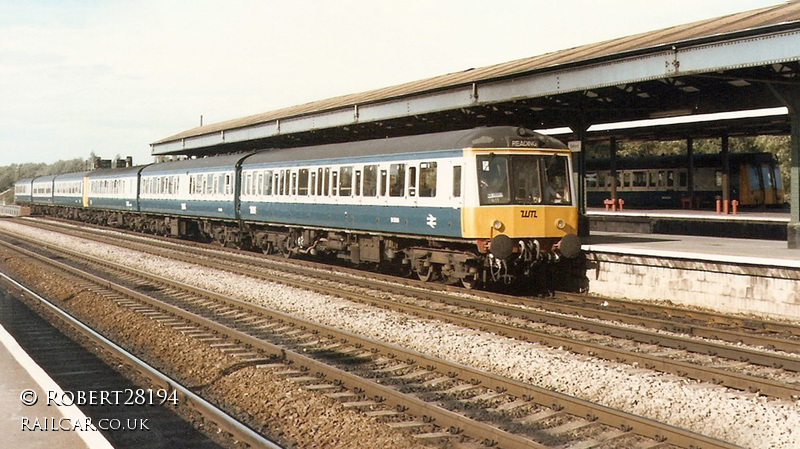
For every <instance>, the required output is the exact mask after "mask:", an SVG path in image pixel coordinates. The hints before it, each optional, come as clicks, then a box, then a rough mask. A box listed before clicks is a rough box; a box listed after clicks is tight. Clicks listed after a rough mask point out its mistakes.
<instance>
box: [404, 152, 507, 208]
mask: <svg viewBox="0 0 800 449" xmlns="http://www.w3.org/2000/svg"><path fill="white" fill-rule="evenodd" d="M420 169H421V167H420ZM422 182H423V181H422V172H421V170H420V175H419V187H420V196H422ZM478 186H479V194H480V200H481V204H508V203H510V202H511V196H510V195H509V185H508V159H507V158H505V157H503V156H496V155H495V154H490V155H488V156H478Z"/></svg>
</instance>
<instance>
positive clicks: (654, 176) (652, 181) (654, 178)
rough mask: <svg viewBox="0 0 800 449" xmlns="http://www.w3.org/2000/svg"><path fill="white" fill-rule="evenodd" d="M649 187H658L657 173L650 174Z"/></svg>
mask: <svg viewBox="0 0 800 449" xmlns="http://www.w3.org/2000/svg"><path fill="white" fill-rule="evenodd" d="M650 187H653V188H655V187H658V172H655V171H651V172H650Z"/></svg>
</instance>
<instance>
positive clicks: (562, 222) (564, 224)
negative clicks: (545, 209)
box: [556, 218, 567, 229]
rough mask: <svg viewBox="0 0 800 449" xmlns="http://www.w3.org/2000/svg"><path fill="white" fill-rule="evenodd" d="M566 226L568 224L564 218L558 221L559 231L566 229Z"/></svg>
mask: <svg viewBox="0 0 800 449" xmlns="http://www.w3.org/2000/svg"><path fill="white" fill-rule="evenodd" d="M566 226H567V222H566V221H564V219H563V218H559V219H558V220H556V227H557V228H558V229H564V227H566Z"/></svg>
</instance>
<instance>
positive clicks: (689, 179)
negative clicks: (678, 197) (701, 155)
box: [686, 137, 694, 207]
mask: <svg viewBox="0 0 800 449" xmlns="http://www.w3.org/2000/svg"><path fill="white" fill-rule="evenodd" d="M686 159H687V162H688V164H687V169H688V173H687V176H686V190H687V193H688V196H689V198H691V199H692V202H694V139H692V138H691V137H689V138H688V139H686ZM692 207H694V206H692Z"/></svg>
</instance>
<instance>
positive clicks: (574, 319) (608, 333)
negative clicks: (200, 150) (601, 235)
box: [51, 227, 800, 399]
mask: <svg viewBox="0 0 800 449" xmlns="http://www.w3.org/2000/svg"><path fill="white" fill-rule="evenodd" d="M71 228H72V230H70V231H69V232H74V235H76V236H78V237H82V238H90V239H96V240H97V241H104V237H103V236H102V235H100V236H98V235H97V234H93V233H87V232H85V231H82V230H78V229H75V228H74V227H71ZM51 229H53V228H51ZM58 229H60V232H63V229H64V228H63V227H59V228H58ZM101 232H108V231H107V230H103V231H101ZM114 235H115V236H117V235H119V234H116V233H115V234H114ZM156 242H157V243H156ZM115 244H118V245H121V246H124V247H127V248H129V249H132V250H136V251H145V252H150V253H151V254H156V255H162V256H164V257H169V258H174V259H178V260H183V261H186V262H190V263H195V264H200V265H203V266H207V267H209V268H215V269H218V268H224V269H228V270H231V271H234V272H237V273H241V274H245V275H247V276H251V277H255V278H259V279H264V280H266V281H270V282H279V283H283V284H287V285H291V286H294V287H297V288H301V289H306V290H313V291H317V292H320V293H325V294H331V295H339V294H340V292H341V289H342V284H343V283H346V284H348V285H350V286H352V287H353V288H355V289H358V290H357V291H353V292H351V293H350V299H353V300H356V301H359V302H362V303H365V304H370V305H377V306H380V307H383V308H386V309H389V310H394V311H399V312H403V313H409V314H413V315H417V316H426V317H431V318H435V319H439V320H443V321H448V322H453V323H456V324H459V325H462V326H466V327H470V328H473V329H480V330H487V331H490V332H493V333H496V334H498V335H504V336H508V337H511V338H515V339H519V340H524V341H535V342H538V343H541V344H545V345H548V346H550V347H554V348H566V349H568V350H570V351H573V352H576V353H580V354H585V355H590V356H596V357H601V358H605V359H608V360H613V361H619V362H624V363H628V364H630V365H633V366H641V367H645V368H648V369H655V370H658V371H662V372H666V373H670V374H675V375H679V376H682V377H688V378H691V379H696V380H700V381H704V382H710V383H714V384H719V385H724V386H726V387H731V388H736V389H739V390H742V391H748V392H753V393H759V394H764V395H767V396H771V397H777V398H782V399H793V398H797V397H800V326H797V325H792V324H788V323H780V322H775V321H767V320H758V319H755V318H748V319H744V318H741V317H736V316H732V315H725V314H718V313H712V312H704V311H699V310H691V309H683V308H678V307H671V306H664V305H656V304H642V303H636V302H630V301H621V300H611V299H603V298H596V297H591V296H588V295H575V294H566V293H559V294H557V295H556V297H554V298H528V297H516V296H510V295H503V294H498V293H490V292H469V294H465V292H464V291H463V290H459V289H453V288H447V287H445V286H439V285H432V284H427V283H421V282H417V281H414V280H409V279H401V278H397V277H394V276H387V275H381V274H378V273H370V274H369V275H368V276H365V275H364V272H363V271H358V270H351V269H347V268H341V267H336V268H335V269H331V267H330V266H321V265H320V264H317V263H312V262H306V261H297V260H292V261H291V263H287V261H285V260H281V259H279V258H268V259H266V260H265V259H263V258H256V257H253V256H251V255H249V254H241V253H240V252H236V251H229V250H224V249H218V248H214V249H209V248H208V246H207V245H198V244H188V245H186V244H184V242H182V241H181V242H175V241H174V240H168V239H160V240H153V239H151V238H148V239H147V240H142V237H141V236H138V235H132V236H129V237H124V238H115ZM287 273H288V274H287ZM343 274H345V275H346V276H342V275H343ZM309 279H313V280H309ZM320 280H323V281H324V283H322V282H320ZM376 292H379V293H380V294H376ZM357 293H360V294H357ZM476 315H478V316H476ZM499 317H502V318H499ZM532 323H535V325H534V324H532ZM551 326H556V327H559V328H562V329H569V330H573V331H578V332H579V334H575V333H572V332H554V331H553V329H552V327H551ZM587 334H588V335H587ZM631 342H634V343H638V345H635V344H634V345H632V344H631ZM764 349H767V350H764Z"/></svg>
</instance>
